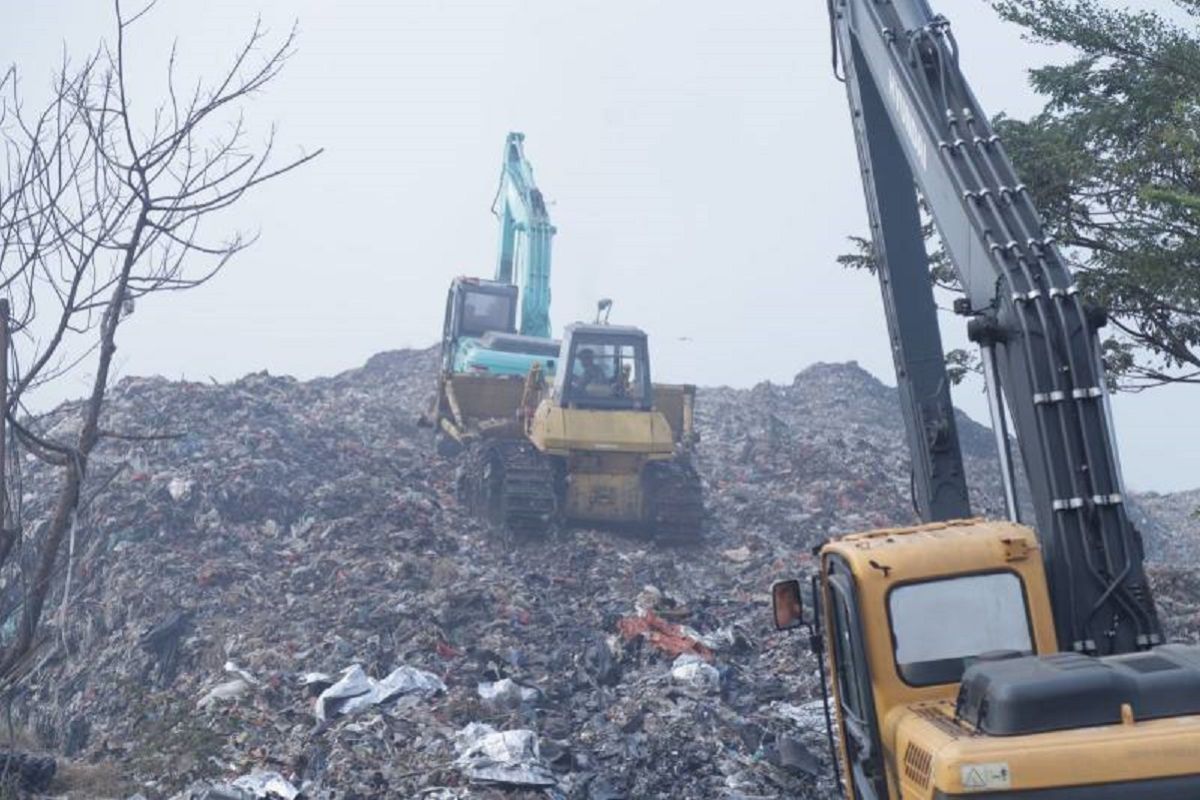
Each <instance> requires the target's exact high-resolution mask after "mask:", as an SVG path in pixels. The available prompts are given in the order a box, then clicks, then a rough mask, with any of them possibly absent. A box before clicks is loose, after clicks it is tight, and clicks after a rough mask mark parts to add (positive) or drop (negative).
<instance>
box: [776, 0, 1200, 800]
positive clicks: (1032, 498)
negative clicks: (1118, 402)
mask: <svg viewBox="0 0 1200 800" xmlns="http://www.w3.org/2000/svg"><path fill="white" fill-rule="evenodd" d="M829 10H830V14H831V17H832V19H831V23H832V25H833V29H834V34H835V35H834V41H835V43H836V45H837V50H838V51H840V55H841V58H840V65H841V67H842V74H843V77H844V80H845V83H846V87H847V94H848V98H849V101H850V106H851V111H852V121H853V126H854V131H855V136H856V140H857V143H858V151H859V158H860V162H861V167H862V176H863V181H864V185H865V189H866V196H867V206H868V211H869V216H870V221H871V226H872V234H873V239H874V256H875V260H876V266H877V268H878V275H879V278H880V284H881V287H882V289H883V296H884V306H885V310H886V314H887V321H888V328H889V333H890V336H891V342H892V350H893V353H894V358H895V364H896V374H897V382H898V385H899V393H900V398H901V405H902V409H903V412H904V414H903V415H904V419H905V423H906V429H907V436H908V443H909V449H910V452H911V455H912V464H913V489H914V501H915V503H916V506H917V508H918V510H919V512H920V515H921V517H922V518H923V520H924V521H925V524H923V525H920V526H916V527H911V528H904V529H895V530H880V531H873V532H869V533H861V534H855V535H850V536H844V537H841V538H838V539H835V540H833V541H830V542H827V543H826V544H825V545H824V546H822V547H821V548H819V550H818V556H819V568H818V571H817V574H816V575H814V576H813V577H812V581H811V584H812V592H811V597H812V598H813V602H814V605H815V608H814V610H813V614H812V616H811V617H806V615H805V614H804V612H803V607H802V606H803V603H802V597H803V595H804V592H803V591H802V586H801V582H800V581H799V580H785V581H780V582H778V583H776V584H775V585H774V586H773V587H772V601H773V607H774V613H775V623H776V625H777V626H778V627H780V628H785V629H786V628H794V627H800V626H808V627H809V629H810V633H811V637H810V641H811V643H812V645H813V647H814V649H815V650H816V652H817V660H818V664H819V665H820V667H821V671H822V686H823V688H825V689H826V692H825V695H824V697H825V701H826V712H827V713H826V722H827V727H828V733H829V738H830V742H831V747H832V750H833V755H834V760H835V762H836V764H837V766H838V778H839V781H838V782H839V788H840V791H841V793H842V796H843V797H846V798H852V799H853V800H885V798H886V799H887V800H949V799H950V798H976V800H1010V798H1011V799H1013V800H1015V799H1016V798H1020V799H1021V800H1112V799H1114V798H1120V800H1185V799H1191V798H1200V647H1196V646H1184V645H1171V644H1165V643H1164V641H1163V634H1162V628H1161V626H1160V624H1159V620H1158V617H1157V613H1156V610H1155V606H1154V602H1153V599H1152V597H1151V590H1150V586H1149V583H1148V581H1147V578H1146V574H1145V569H1144V564H1143V560H1144V556H1143V548H1142V542H1141V538H1140V536H1139V534H1138V533H1137V531H1136V530H1135V529H1134V528H1133V526H1132V524H1131V522H1130V519H1129V515H1128V513H1127V511H1126V507H1125V500H1126V495H1125V488H1124V485H1123V483H1122V479H1121V471H1120V464H1119V462H1118V459H1117V451H1116V442H1115V438H1114V434H1113V430H1112V426H1111V412H1110V409H1109V403H1108V394H1107V389H1106V387H1105V381H1104V373H1103V366H1102V362H1101V359H1100V355H1099V344H1098V342H1099V338H1098V334H1097V331H1098V329H1099V328H1100V327H1101V326H1103V325H1104V324H1105V322H1106V315H1105V314H1104V313H1103V311H1102V310H1099V309H1096V308H1093V307H1089V306H1088V305H1086V304H1085V303H1084V302H1083V300H1082V298H1081V297H1080V295H1079V292H1078V291H1077V288H1076V285H1075V283H1074V281H1073V279H1072V276H1071V273H1070V270H1069V269H1068V268H1067V266H1066V264H1065V262H1064V261H1063V259H1062V256H1061V255H1060V253H1059V251H1058V249H1057V247H1056V246H1055V243H1054V241H1053V239H1052V238H1051V237H1049V236H1047V234H1046V233H1045V232H1044V230H1043V228H1042V224H1041V221H1040V218H1039V215H1038V213H1037V210H1036V208H1035V207H1034V205H1033V203H1032V201H1031V199H1030V196H1029V193H1028V191H1027V189H1026V187H1025V186H1024V184H1022V183H1021V182H1020V180H1019V178H1018V177H1017V175H1016V174H1015V172H1014V169H1013V166H1012V163H1011V161H1010V160H1009V158H1008V157H1007V155H1006V153H1005V150H1004V146H1003V143H1002V142H1001V141H1000V140H999V138H998V137H997V136H996V134H995V133H994V131H993V130H992V128H991V126H990V124H989V118H988V116H987V115H986V114H985V113H984V112H983V111H982V109H981V108H980V107H979V105H978V103H977V102H976V100H975V98H974V96H973V94H972V92H971V90H970V88H969V86H968V84H967V82H966V79H965V78H964V76H963V74H962V72H961V70H960V68H959V52H958V47H957V43H956V41H955V39H954V36H953V35H952V33H951V30H950V23H949V22H948V21H947V20H946V18H945V17H943V16H941V15H937V14H934V13H933V12H932V10H931V9H930V7H929V4H928V2H926V0H886V1H881V0H830V2H829ZM836 62H837V59H836V58H835V63H836ZM914 187H916V189H915V190H914ZM918 191H919V192H920V195H921V196H922V197H923V198H924V200H925V202H926V204H927V206H928V208H929V210H930V211H931V213H932V215H933V217H934V221H935V222H936V224H937V227H938V230H939V232H940V233H941V237H942V241H943V242H944V244H945V246H946V250H947V252H948V253H949V255H950V257H951V260H952V261H953V264H954V267H955V269H956V272H957V275H958V277H959V280H960V283H961V284H962V287H963V290H964V297H962V298H961V299H960V300H958V301H957V302H956V304H955V310H956V311H957V312H958V313H960V314H962V315H964V316H966V317H968V318H969V322H968V333H969V335H970V338H971V340H972V341H973V342H975V343H976V344H978V346H979V347H980V352H981V355H982V365H983V371H984V377H985V379H986V382H987V389H988V398H989V408H990V412H991V416H992V427H993V430H994V431H995V434H996V444H997V449H998V453H999V458H1000V466H1001V474H1002V478H1003V483H1004V487H1003V488H1004V496H1005V502H1006V507H1007V512H1008V519H1007V520H1003V521H984V520H980V519H976V518H973V517H972V514H971V509H970V505H969V503H968V499H967V486H966V481H965V478H964V472H963V464H962V455H961V450H960V448H959V444H958V437H957V432H956V430H955V425H954V410H953V407H952V405H951V402H950V394H949V390H948V388H947V387H948V385H949V382H948V381H947V379H946V367H945V361H944V358H943V356H942V352H943V350H942V343H941V336H940V332H939V330H938V320H937V312H936V307H935V304H934V297H933V289H932V282H931V280H930V277H929V269H928V259H927V256H926V253H925V249H924V241H923V238H922V235H921V224H920V213H919V207H918V198H917V192H918ZM1010 415H1011V422H1012V426H1013V429H1014V431H1015V433H1016V438H1017V443H1018V445H1019V447H1020V452H1021V456H1022V461H1023V464H1024V467H1025V472H1026V475H1027V477H1028V493H1029V506H1031V507H1032V509H1033V513H1034V520H1033V523H1034V526H1033V527H1032V528H1031V527H1029V526H1027V525H1024V524H1022V521H1021V519H1020V517H1021V507H1022V504H1021V503H1020V502H1019V499H1018V490H1017V482H1016V477H1015V469H1014V466H1013V463H1014V461H1013V457H1012V453H1011V452H1010V439H1009V434H1008V425H1009V416H1010ZM1035 529H1036V533H1035Z"/></svg>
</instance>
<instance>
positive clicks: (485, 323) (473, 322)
mask: <svg viewBox="0 0 1200 800" xmlns="http://www.w3.org/2000/svg"><path fill="white" fill-rule="evenodd" d="M515 299H516V298H514V297H513V296H511V295H505V294H492V293H490V292H467V293H466V294H465V295H463V304H462V321H461V324H460V325H459V330H460V332H461V333H462V334H464V335H466V336H482V335H483V334H485V333H488V332H489V331H500V332H508V331H511V329H512V309H513V301H514V300H515Z"/></svg>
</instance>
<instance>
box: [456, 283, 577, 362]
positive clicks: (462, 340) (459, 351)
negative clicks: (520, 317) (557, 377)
mask: <svg viewBox="0 0 1200 800" xmlns="http://www.w3.org/2000/svg"><path fill="white" fill-rule="evenodd" d="M517 291H518V290H517V287H516V286H513V285H512V284H508V283H502V282H498V281H488V280H483V279H480V278H455V279H454V282H453V283H452V284H450V292H449V293H448V295H447V296H446V318H445V322H444V323H443V326H442V369H443V371H444V372H451V373H455V374H468V375H485V376H515V377H524V376H525V375H526V374H528V372H529V370H530V369H531V368H532V367H533V366H534V365H535V364H536V365H538V367H539V369H541V370H542V371H543V372H545V373H547V374H553V373H554V367H555V362H556V356H557V355H558V348H559V344H558V341H557V340H554V339H545V338H542V337H540V336H522V335H520V334H519V333H517Z"/></svg>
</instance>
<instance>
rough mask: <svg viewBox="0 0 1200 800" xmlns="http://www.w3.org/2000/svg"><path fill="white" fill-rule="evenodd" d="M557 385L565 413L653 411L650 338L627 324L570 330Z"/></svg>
mask: <svg viewBox="0 0 1200 800" xmlns="http://www.w3.org/2000/svg"><path fill="white" fill-rule="evenodd" d="M559 360H560V362H561V363H562V364H563V365H564V368H563V369H560V370H559V371H558V374H557V375H556V378H555V384H554V398H555V400H556V402H557V404H558V405H560V406H562V407H564V408H579V409H595V410H630V411H648V410H650V409H651V408H652V407H653V405H654V393H653V387H652V386H651V384H650V356H649V349H648V348H647V346H646V334H645V332H643V331H641V330H639V329H638V328H634V327H629V326H623V325H606V324H600V325H595V324H592V325H587V324H582V323H577V324H574V325H569V326H567V331H566V336H565V338H564V339H563V345H562V350H561V355H560V357H559Z"/></svg>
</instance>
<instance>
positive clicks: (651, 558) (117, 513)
mask: <svg viewBox="0 0 1200 800" xmlns="http://www.w3.org/2000/svg"><path fill="white" fill-rule="evenodd" d="M436 361H437V360H436V354H435V352H434V351H431V350H423V351H398V352H391V353H384V354H380V355H378V356H376V357H374V358H372V359H371V360H370V361H369V362H368V363H367V364H366V365H365V366H363V367H362V368H360V369H356V370H351V371H349V372H346V373H343V374H342V375H338V376H336V377H333V378H325V379H319V380H314V381H308V382H299V381H296V380H294V379H291V378H287V377H276V376H270V375H268V374H265V373H261V374H255V375H249V376H247V377H245V378H243V379H241V380H238V381H235V382H233V383H229V384H222V385H216V384H202V383H178V382H171V381H166V380H163V379H158V378H152V379H142V378H130V379H126V380H124V381H122V382H121V383H120V384H119V385H117V386H116V387H114V390H113V392H112V394H111V401H110V404H109V407H108V410H107V412H106V418H105V420H104V422H103V427H104V429H105V430H108V431H115V432H123V433H127V434H132V433H139V434H147V433H152V434H155V435H156V436H158V437H161V438H153V439H141V440H138V439H130V438H113V439H110V440H108V441H106V443H105V444H104V445H103V447H102V449H101V450H100V451H99V453H98V455H97V457H96V459H95V460H94V461H93V463H92V465H91V472H90V475H89V482H90V484H91V486H90V490H89V491H88V492H87V493H85V496H86V497H89V498H92V499H91V500H90V502H89V503H88V505H87V507H86V509H85V511H84V513H83V514H82V515H81V516H80V519H79V521H78V524H77V531H76V543H75V549H74V554H73V556H72V558H71V559H70V563H69V565H64V571H66V570H67V569H69V571H70V574H71V578H72V579H71V586H70V592H69V595H67V597H66V602H65V603H63V602H62V600H63V593H62V588H61V587H60V590H59V592H58V593H57V594H56V595H55V597H54V602H53V603H52V604H51V606H52V607H53V608H54V609H55V610H54V612H53V613H50V614H48V615H47V616H48V617H50V619H49V621H48V627H49V630H48V631H47V636H46V638H45V642H44V644H43V645H42V647H41V649H40V650H39V653H38V654H37V657H36V658H35V659H34V662H35V665H36V666H35V668H34V669H33V670H32V672H31V674H30V675H29V678H28V680H27V681H26V684H25V688H24V689H23V690H22V691H21V692H20V693H19V694H18V696H17V697H16V698H15V701H14V706H13V711H14V718H15V720H16V724H18V725H20V726H23V727H25V728H26V729H27V733H28V736H29V737H32V738H33V739H34V740H35V741H36V742H38V743H39V744H40V746H42V747H45V748H46V749H48V750H50V751H52V752H55V753H58V754H60V755H63V756H66V757H67V758H69V759H70V760H72V761H73V762H95V763H100V764H104V765H109V766H111V767H113V768H114V769H115V771H116V773H117V774H118V775H119V776H120V777H121V780H122V781H124V785H125V787H126V789H127V790H128V792H127V793H129V794H131V793H132V792H134V791H138V792H141V793H142V795H143V796H144V797H146V798H165V797H172V796H174V797H179V798H190V797H194V798H201V797H206V796H207V797H242V796H244V797H253V796H256V792H257V793H258V796H267V795H266V794H265V793H266V791H267V790H266V789H265V788H262V787H266V786H267V785H268V783H269V782H270V781H274V780H278V781H279V782H278V783H274V784H271V785H273V786H275V787H276V791H277V792H283V794H280V795H278V796H285V795H286V793H287V792H289V791H291V790H293V789H300V788H303V789H304V792H305V794H304V796H305V797H310V798H340V799H344V800H349V798H375V797H378V798H385V797H425V798H443V800H445V799H447V798H468V797H470V798H476V797H479V798H486V797H508V798H523V797H547V796H549V797H562V798H584V799H586V800H619V799H620V798H630V799H631V800H632V798H768V797H800V798H804V797H826V796H830V791H831V786H830V783H829V769H828V761H827V756H826V754H825V750H824V748H823V742H824V730H823V717H822V712H821V707H820V703H819V702H815V701H816V699H817V698H818V694H817V693H816V687H817V678H816V674H815V672H816V665H815V662H814V661H813V659H812V658H811V656H810V655H809V654H808V653H807V652H806V648H805V645H804V642H803V640H802V637H800V636H797V635H785V634H778V633H776V632H775V631H774V630H773V629H772V628H771V627H770V624H769V613H768V607H767V602H766V596H765V589H766V587H767V586H768V585H769V584H770V582H771V581H772V580H773V579H775V578H778V577H782V576H788V575H793V574H797V573H801V572H803V571H805V570H806V569H808V568H810V567H811V556H810V555H809V552H810V549H811V547H812V546H813V545H815V544H816V543H818V542H819V541H821V540H822V539H823V538H824V537H826V536H828V535H831V534H834V533H839V532H846V531H851V530H860V529H865V528H870V527H877V526H881V525H895V524H906V523H909V522H912V521H913V520H914V515H913V512H912V508H911V501H910V491H909V481H908V477H907V476H908V466H907V456H906V453H905V448H904V434H903V427H902V425H901V422H900V417H899V411H898V406H897V401H896V394H895V390H894V389H890V388H888V387H886V386H884V385H883V384H881V383H880V382H879V381H877V380H876V379H875V378H873V377H872V376H870V375H869V374H868V373H866V372H865V371H863V370H861V369H860V368H858V367H857V366H856V365H853V364H842V365H838V364H822V365H816V366H814V367H811V368H809V369H808V370H805V371H804V372H801V373H800V374H799V375H798V376H797V377H796V379H795V381H794V382H793V383H792V384H791V385H787V386H780V385H770V384H762V385H760V386H757V387H754V388H753V389H748V390H737V389H729V388H714V389H702V390H701V392H700V394H699V407H698V410H697V426H698V429H699V432H700V435H701V444H700V449H699V454H698V463H699V466H700V468H701V471H702V473H703V475H704V478H705V482H706V485H707V489H708V506H709V510H710V512H711V520H710V522H709V524H708V526H707V529H706V530H705V531H704V535H703V540H702V541H701V542H699V543H697V544H696V545H695V546H692V547H673V548H667V547H659V546H656V545H654V544H652V543H647V542H645V541H642V540H639V539H638V538H636V537H634V536H629V535H621V534H617V533H613V532H605V531H587V530H571V531H562V532H559V533H558V534H556V535H555V536H553V537H551V538H550V539H549V540H547V541H544V542H537V543H517V544H515V545H514V544H512V543H509V542H504V541H499V540H497V539H496V538H495V537H494V536H492V535H490V534H489V532H488V531H486V530H485V529H484V528H483V527H481V526H480V525H479V524H477V523H476V522H474V521H473V520H471V519H469V518H468V517H466V516H465V515H464V514H463V513H462V512H461V511H460V509H459V508H458V506H457V503H456V501H455V498H454V491H453V488H454V470H455V465H454V463H453V462H452V461H448V460H443V459H440V458H438V457H436V456H435V455H434V454H433V451H432V447H431V446H430V442H429V436H428V432H427V431H424V430H421V429H419V428H418V426H417V424H416V420H417V415H418V412H419V410H420V409H421V407H422V405H423V404H424V403H425V402H426V401H427V400H428V397H429V393H430V391H431V389H432V375H433V373H434V370H435V369H436ZM74 413H75V409H74V408H73V407H72V406H67V407H64V408H62V409H60V410H59V411H57V412H56V413H55V414H54V415H52V416H51V417H50V418H49V419H47V420H46V421H45V424H46V425H47V426H48V427H50V428H54V427H56V426H61V427H60V431H61V430H62V429H63V428H65V427H69V426H70V425H72V424H73V422H72V420H73V415H74ZM959 433H960V437H961V438H962V440H963V445H964V451H965V454H966V458H967V469H968V474H969V476H970V477H971V479H972V484H973V498H974V500H975V502H976V506H977V507H978V508H980V509H983V510H985V511H988V512H989V513H995V512H996V511H997V502H998V498H997V496H996V492H995V490H994V488H992V487H995V485H996V480H997V476H996V472H995V468H994V466H992V464H991V462H990V448H991V438H990V434H989V433H988V431H987V430H986V429H985V428H983V427H981V426H979V425H977V424H975V423H974V422H971V421H970V420H968V419H967V418H965V417H960V419H959ZM22 479H23V486H24V498H23V513H24V515H25V517H26V519H28V520H37V519H38V518H40V517H42V516H44V515H45V514H46V513H47V510H48V503H49V490H50V488H51V486H52V484H51V483H50V481H51V480H52V476H50V475H48V474H46V473H45V472H44V471H41V470H39V469H38V468H37V467H36V466H30V467H29V468H28V469H27V470H26V473H25V474H24V475H23V476H22ZM983 487H989V488H987V490H984V488H983ZM1160 499H1161V498H1160ZM1156 502H1157V501H1156ZM1159 506H1162V507H1169V506H1170V504H1169V503H1168V502H1167V501H1166V500H1162V501H1161V502H1159V503H1158V505H1155V504H1147V505H1146V506H1144V509H1145V513H1146V514H1147V515H1148V516H1147V519H1148V520H1159V519H1168V518H1167V517H1166V516H1163V515H1162V514H1161V512H1159V511H1157V508H1158V507H1159ZM1172 508H1173V507H1172ZM1172 513H1175V512H1174V511H1173V512H1172ZM1156 515H1158V516H1156ZM34 524H36V523H34ZM1166 524H1167V523H1163V527H1164V529H1165V527H1166ZM1191 563H1192V564H1193V565H1194V562H1191ZM1154 574H1155V579H1156V581H1157V582H1158V584H1159V588H1160V598H1161V599H1162V602H1163V604H1164V609H1166V610H1167V612H1168V613H1169V615H1170V621H1171V626H1172V632H1173V633H1174V634H1175V635H1177V636H1179V637H1184V638H1190V639H1191V640H1195V639H1196V637H1197V630H1198V629H1200V611H1198V606H1200V603H1198V601H1197V590H1198V586H1197V584H1198V583H1200V581H1198V580H1197V577H1196V573H1195V571H1194V569H1192V568H1190V567H1186V566H1180V565H1179V564H1175V565H1173V566H1161V567H1156V568H1155V572H1154ZM14 585H15V584H14V583H13V582H12V581H10V582H9V583H8V584H7V586H8V587H10V588H9V589H7V591H9V592H11V591H12V589H11V587H12V586H14ZM60 607H61V610H60ZM356 665H357V666H358V667H359V668H360V669H358V670H354V669H352V668H353V667H354V666H356ZM356 693H357V694H356ZM352 695H354V696H353V697H352ZM485 726H490V727H485ZM498 758H499V759H501V760H502V761H503V760H505V759H507V762H506V763H500V764H498V763H497V761H496V759H498ZM236 779H241V781H242V783H241V784H240V785H241V787H242V788H234V786H233V783H232V782H233V781H235V780H236ZM255 786H257V787H259V788H257V789H255V788H247V787H255ZM280 787H282V788H280ZM60 788H62V787H60ZM74 788H75V789H76V791H77V792H79V791H82V793H81V794H77V796H81V797H83V796H100V795H99V794H98V793H97V792H93V793H91V794H88V791H87V788H86V787H83V788H82V789H80V787H74ZM218 792H223V793H224V794H218ZM238 793H241V794H238ZM105 796H107V795H105ZM113 796H117V795H113ZM122 796H123V795H122Z"/></svg>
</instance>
